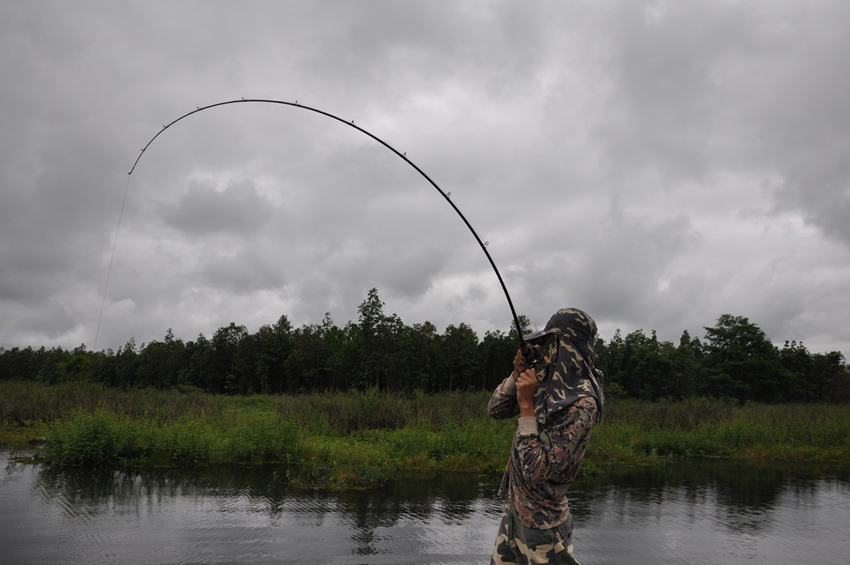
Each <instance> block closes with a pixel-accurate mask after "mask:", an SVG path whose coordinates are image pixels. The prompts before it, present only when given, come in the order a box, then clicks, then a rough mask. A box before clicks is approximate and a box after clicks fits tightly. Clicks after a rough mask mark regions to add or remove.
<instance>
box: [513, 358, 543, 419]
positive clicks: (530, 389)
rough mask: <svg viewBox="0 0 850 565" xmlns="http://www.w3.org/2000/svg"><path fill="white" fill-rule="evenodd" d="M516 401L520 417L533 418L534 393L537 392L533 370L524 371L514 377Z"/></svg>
mask: <svg viewBox="0 0 850 565" xmlns="http://www.w3.org/2000/svg"><path fill="white" fill-rule="evenodd" d="M514 380H516V400H517V403H518V404H519V412H520V416H523V417H527V416H534V393H535V392H537V373H536V372H535V371H534V369H526V370H525V371H522V372H521V373H519V374H518V375H517V376H516V377H514Z"/></svg>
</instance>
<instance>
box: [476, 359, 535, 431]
mask: <svg viewBox="0 0 850 565" xmlns="http://www.w3.org/2000/svg"><path fill="white" fill-rule="evenodd" d="M513 365H514V370H513V373H511V375H510V376H509V377H508V378H506V379H505V380H504V381H502V383H501V384H500V385H499V386H498V387H496V390H495V391H494V392H493V396H491V397H490V402H488V403H487V413H488V414H490V417H491V418H495V419H496V420H504V419H507V418H513V417H514V416H516V415H517V414H520V413H521V409H520V405H519V402H518V398H517V379H518V378H519V376H520V374H521V373H522V372H523V371H525V370H527V369H528V365H527V364H526V362H525V357H523V355H522V352H521V351H517V354H516V357H514V361H513ZM535 382H536V380H535ZM531 414H532V416H533V415H534V405H533V399H532V406H531Z"/></svg>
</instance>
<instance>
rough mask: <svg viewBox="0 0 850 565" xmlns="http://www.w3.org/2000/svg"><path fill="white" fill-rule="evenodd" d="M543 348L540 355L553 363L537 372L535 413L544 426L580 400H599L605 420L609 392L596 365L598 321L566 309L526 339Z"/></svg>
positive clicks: (599, 408)
mask: <svg viewBox="0 0 850 565" xmlns="http://www.w3.org/2000/svg"><path fill="white" fill-rule="evenodd" d="M523 339H524V340H525V341H526V342H527V343H530V344H537V345H540V353H541V354H542V355H543V356H545V357H547V358H548V360H549V362H548V363H547V364H546V365H544V366H543V367H542V368H541V369H539V370H538V372H537V380H538V388H537V392H536V393H535V395H534V414H535V416H536V417H537V421H538V422H539V423H540V424H545V423H546V421H547V420H548V419H549V417H550V416H551V415H552V414H554V413H555V412H558V411H559V410H563V409H564V408H567V407H569V406H571V405H572V404H574V403H575V402H576V401H577V400H578V399H579V398H582V397H586V396H590V397H593V398H595V399H596V404H597V409H598V417H597V419H599V418H601V417H602V410H603V405H604V404H605V393H604V392H603V390H602V387H603V384H604V375H603V374H602V371H600V370H598V369H597V368H596V367H595V366H594V361H595V360H596V353H595V352H594V351H593V344H594V342H595V341H596V322H594V321H593V318H591V317H590V316H588V315H587V314H586V313H585V312H583V311H582V310H579V309H577V308H564V309H562V310H558V312H557V313H556V314H555V315H554V316H552V318H550V319H549V322H548V323H547V324H546V327H545V328H544V329H543V330H542V331H539V332H535V333H532V334H529V335H526V336H524V337H523Z"/></svg>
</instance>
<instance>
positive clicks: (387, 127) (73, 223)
mask: <svg viewBox="0 0 850 565" xmlns="http://www.w3.org/2000/svg"><path fill="white" fill-rule="evenodd" d="M847 61H850V3H848V2H845V1H843V0H836V1H834V2H829V1H821V2H803V1H799V2H790V1H788V2H783V1H777V0H771V1H764V2H760V1H755V0H742V1H722V0H706V1H692V2H682V1H669V2H667V1H654V2H639V1H635V0H624V1H608V2H590V1H582V2H577V1H563V0H557V1H552V2H536V1H531V2H519V1H514V2H499V1H487V2H485V1H476V2H461V1H452V2H449V1H444V2H437V1H435V2H402V1H395V2H388V1H352V0H345V1H336V2H331V1H324V2H318V1H309V2H308V1H304V2H284V1H269V2H246V1H240V2H210V1H203V2H202V1H197V2H189V1H174V0H169V1H167V2H153V1H144V2H126V1H124V2H115V1H112V0H110V1H102V2H81V1H75V2H66V1H64V0H63V1H52V2H50V1H41V0H39V1H33V0H0V76H2V81H0V346H2V347H6V348H10V347H15V346H27V345H32V346H34V347H40V346H42V345H43V346H46V347H51V346H55V345H58V346H62V347H65V348H73V347H76V346H78V345H80V344H81V343H85V344H86V345H87V346H88V348H89V349H92V348H96V349H98V350H101V349H105V348H113V349H117V348H118V347H120V346H122V345H123V344H125V343H127V342H128V340H129V339H131V338H134V339H135V341H136V343H137V344H141V343H143V342H149V341H151V340H154V339H156V340H161V339H163V337H164V336H165V334H166V331H167V330H168V329H169V328H172V330H173V332H174V335H175V336H176V337H179V338H182V339H184V340H191V339H195V338H197V336H198V334H201V333H202V334H204V335H205V336H207V337H210V336H211V335H212V334H213V333H214V332H215V330H216V329H218V328H219V327H222V326H226V325H228V324H229V323H230V322H235V323H236V324H242V325H245V326H246V327H247V329H248V330H249V331H250V332H255V331H257V330H258V329H259V327H260V326H261V325H264V324H273V323H274V322H275V321H277V319H278V318H279V317H280V316H281V315H283V314H285V315H287V316H288V317H289V319H290V321H291V322H292V323H293V325H295V326H296V327H300V326H302V325H304V324H313V323H320V322H321V321H322V318H323V317H324V315H325V313H326V312H327V313H330V315H331V318H332V319H333V321H334V322H335V323H336V324H337V325H339V326H344V325H345V324H346V323H347V322H348V321H350V320H351V321H357V306H358V305H360V303H361V302H363V300H364V299H365V298H366V296H367V293H368V291H369V289H371V288H373V287H375V288H377V289H378V292H379V295H380V297H381V299H382V300H383V301H384V302H385V306H384V311H385V313H387V314H391V313H397V314H398V315H399V316H400V317H401V319H402V320H403V321H404V322H405V323H406V324H408V325H413V324H414V323H422V322H424V321H426V320H427V321H431V322H432V323H434V324H435V325H436V326H437V328H438V330H439V331H440V332H442V331H444V329H445V327H446V326H447V325H449V324H455V325H456V324H459V323H461V322H465V323H467V324H469V325H471V326H472V327H473V328H474V329H475V330H476V332H477V333H478V335H479V337H483V335H484V332H486V331H488V330H496V329H499V330H507V329H508V327H509V324H510V321H511V313H510V309H509V307H508V303H507V300H506V299H505V295H504V293H503V291H502V289H501V287H500V286H499V282H498V279H497V278H496V275H495V273H494V271H493V269H492V268H491V266H490V264H489V262H488V261H487V258H486V256H485V254H484V253H483V252H482V250H481V248H480V247H479V246H478V243H477V242H476V241H475V239H474V238H473V236H472V234H471V233H470V232H469V231H468V230H467V228H466V226H465V225H464V224H463V222H462V220H461V219H460V218H459V217H458V215H457V214H456V213H455V212H454V210H453V209H452V208H451V206H450V205H449V204H448V203H447V202H446V201H445V200H444V199H443V198H442V197H441V196H440V195H439V193H438V192H437V191H436V190H435V189H434V188H433V187H432V186H431V185H430V184H428V182H427V181H426V180H425V179H424V178H423V177H422V176H420V175H419V174H418V173H417V172H416V171H415V170H414V169H413V168H412V167H411V166H410V165H408V164H407V163H405V162H404V161H403V160H402V159H400V158H398V157H397V156H396V155H394V154H393V153H392V152H390V151H389V150H388V149H386V148H385V147H383V146H381V145H380V144H378V143H377V142H375V141H374V140H372V139H370V138H369V137H367V136H366V135H363V134H362V133H360V132H358V131H356V130H355V129H353V128H351V127H348V126H346V125H345V124H342V123H339V122H336V121H334V120H332V119H329V118H327V117H324V116H321V115H319V114H315V113H312V112H309V111H306V110H303V109H297V108H292V107H288V106H282V105H273V104H259V103H245V104H242V103H240V104H232V105H228V106H223V107H218V108H213V109H209V110H204V111H202V112H198V113H197V114H195V115H192V116H190V117H188V118H186V119H184V120H182V121H180V122H179V123H177V124H175V125H174V126H172V127H170V128H168V129H167V130H166V131H165V132H164V133H163V134H162V135H160V136H159V137H158V138H157V139H156V141H154V143H153V144H151V146H150V148H149V149H148V150H147V151H146V152H145V153H144V155H143V157H142V158H141V160H140V161H139V164H138V166H137V167H136V169H135V170H134V172H133V174H132V175H128V172H129V171H130V169H131V167H132V166H133V163H134V162H135V160H136V158H137V157H138V156H139V154H140V150H141V148H142V147H144V146H145V144H146V143H147V142H148V141H149V140H150V139H151V138H152V137H153V136H154V135H156V134H157V132H159V131H160V130H161V129H162V127H163V126H164V125H165V124H168V123H170V122H171V121H173V120H175V119H176V118H178V117H180V116H181V115H183V114H185V113H187V112H189V111H191V110H194V109H195V108H197V107H199V106H206V105H209V104H214V103H216V102H222V101H227V100H234V99H241V98H249V99H253V98H266V99H275V100H282V101H288V102H294V101H296V100H297V101H298V102H299V103H301V104H304V105H308V106H311V107H314V108H318V109H320V110H323V111H326V112H330V113H332V114H335V115H338V116H340V117H341V118H343V119H345V120H354V121H355V124H356V125H358V126H360V127H363V128H364V129H366V130H367V131H369V132H371V133H373V134H374V135H376V136H378V137H380V138H381V139H383V140H384V141H386V142H387V143H389V144H390V145H392V146H393V147H395V148H396V149H398V150H399V151H402V152H405V153H406V154H407V157H408V158H409V159H410V160H411V161H412V162H413V163H415V164H416V165H417V166H418V167H420V168H421V169H422V170H423V171H424V172H425V173H426V174H427V175H428V176H430V177H431V178H432V179H433V180H434V181H435V182H436V183H437V184H438V185H439V186H440V187H441V188H442V189H443V190H445V191H446V192H451V199H452V201H453V202H454V203H455V204H456V205H457V206H458V208H459V209H460V210H461V211H462V212H463V214H464V215H465V216H466V218H467V219H468V220H469V222H470V223H471V224H472V226H473V227H474V228H475V230H476V231H477V232H478V234H479V235H480V237H481V239H482V240H486V241H487V242H488V247H487V249H488V250H489V252H490V254H491V256H492V257H493V260H494V261H495V263H496V265H497V267H498V268H499V270H500V272H501V273H502V276H503V277H504V279H505V283H506V285H507V287H508V290H509V292H510V295H511V298H512V299H513V302H514V305H515V306H516V308H517V310H518V311H519V313H520V314H525V315H527V316H528V317H529V318H530V319H531V321H532V322H533V323H534V324H535V325H536V326H538V327H542V326H543V325H544V324H545V323H546V321H547V320H548V318H549V316H550V315H551V314H552V313H554V312H555V310H557V309H558V308H561V307H566V306H576V307H580V308H583V309H584V310H586V311H587V312H588V313H590V315H591V316H593V317H594V318H595V319H596V320H597V322H598V324H599V326H600V335H601V337H603V338H604V339H605V340H606V341H607V340H609V339H610V338H611V337H612V335H613V334H614V331H615V330H616V329H618V328H619V329H620V330H621V331H622V333H623V335H625V334H627V333H629V332H631V331H634V330H636V329H643V330H644V331H645V332H646V333H647V334H649V333H650V332H651V331H652V330H655V331H656V332H657V334H658V337H659V338H660V339H663V340H670V341H673V342H674V343H677V344H678V340H679V337H680V336H681V334H682V332H683V331H684V330H687V331H688V332H689V333H690V334H691V336H696V337H703V336H704V334H705V331H704V329H703V328H704V327H705V326H713V325H715V323H716V321H717V318H718V317H719V316H720V315H722V314H726V313H728V314H733V315H735V316H745V317H747V318H749V319H750V321H751V322H753V323H755V324H757V325H758V326H759V327H761V328H762V329H763V330H764V331H765V332H766V334H767V335H768V337H769V338H770V339H771V341H772V342H773V343H774V344H776V345H777V346H780V347H781V346H782V345H783V343H784V342H785V340H797V341H798V342H799V341H803V343H804V344H805V345H806V347H807V348H808V349H809V350H810V351H812V352H813V353H824V352H828V351H835V350H838V351H842V352H843V353H844V355H845V356H850V324H848V322H847V321H848V320H850V292H848V288H850V223H848V221H847V219H848V217H850V102H848V101H850V73H848V72H847V71H848V67H847V65H848V63H847ZM125 192H126V195H127V196H126V202H125V200H124V196H125ZM122 205H123V214H122ZM119 218H120V228H119ZM116 234H117V241H116ZM113 245H115V253H114V261H113V262H112V268H111V271H110V259H111V257H112V251H113ZM108 274H109V275H108ZM107 276H109V283H108V287H107V284H106V283H107ZM105 288H106V295H105V297H106V299H105V301H104V289H105ZM102 304H103V315H102V317H101V305H102ZM98 328H99V329H98Z"/></svg>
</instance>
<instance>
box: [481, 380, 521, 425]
mask: <svg viewBox="0 0 850 565" xmlns="http://www.w3.org/2000/svg"><path fill="white" fill-rule="evenodd" d="M487 413H488V414H490V417H491V418H495V419H496V420H504V419H506V418H513V417H514V416H516V415H517V414H519V404H518V403H517V400H516V381H514V379H513V377H511V376H510V375H508V378H506V379H505V380H504V381H502V384H500V385H499V386H497V387H496V390H495V391H494V392H493V396H491V397H490V402H488V403H487Z"/></svg>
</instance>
